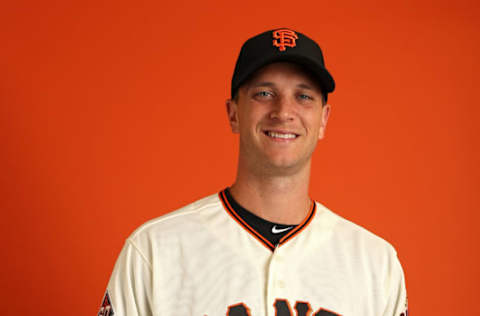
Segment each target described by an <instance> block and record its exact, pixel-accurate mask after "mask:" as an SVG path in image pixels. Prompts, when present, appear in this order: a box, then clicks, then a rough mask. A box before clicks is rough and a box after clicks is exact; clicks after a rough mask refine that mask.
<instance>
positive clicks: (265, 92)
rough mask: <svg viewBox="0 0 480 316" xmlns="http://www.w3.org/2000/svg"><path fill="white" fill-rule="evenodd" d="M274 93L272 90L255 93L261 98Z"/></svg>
mask: <svg viewBox="0 0 480 316" xmlns="http://www.w3.org/2000/svg"><path fill="white" fill-rule="evenodd" d="M272 95H273V93H271V92H270V91H265V90H264V91H259V92H257V93H255V96H256V97H261V98H267V97H271V96H272Z"/></svg>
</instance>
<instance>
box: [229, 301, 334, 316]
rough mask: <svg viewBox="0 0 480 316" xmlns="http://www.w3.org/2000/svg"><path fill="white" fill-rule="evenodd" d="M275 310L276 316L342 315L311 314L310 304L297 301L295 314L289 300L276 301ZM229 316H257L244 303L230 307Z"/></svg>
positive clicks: (328, 315)
mask: <svg viewBox="0 0 480 316" xmlns="http://www.w3.org/2000/svg"><path fill="white" fill-rule="evenodd" d="M273 307H274V308H275V316H340V314H337V313H334V312H331V311H328V310H326V309H323V308H320V309H319V310H318V311H316V312H315V313H314V314H311V312H312V307H311V306H310V303H308V302H302V301H297V302H296V303H295V306H294V308H295V313H293V311H292V307H291V305H290V303H289V302H288V301H287V300H284V299H276V300H275V303H274V304H273ZM227 316H255V315H253V314H251V313H250V308H248V306H246V305H245V304H244V303H238V304H235V305H230V306H229V307H228V311H227Z"/></svg>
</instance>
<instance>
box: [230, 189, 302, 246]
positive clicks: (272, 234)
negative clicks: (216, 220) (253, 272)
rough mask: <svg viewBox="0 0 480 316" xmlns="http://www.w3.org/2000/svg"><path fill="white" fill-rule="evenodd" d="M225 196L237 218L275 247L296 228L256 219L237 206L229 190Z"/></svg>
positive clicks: (256, 217) (255, 216)
mask: <svg viewBox="0 0 480 316" xmlns="http://www.w3.org/2000/svg"><path fill="white" fill-rule="evenodd" d="M225 196H226V197H227V200H228V203H229V204H230V205H231V206H232V208H233V210H234V211H235V213H237V214H238V216H240V217H241V218H242V219H243V220H244V221H245V222H246V223H247V224H248V225H249V226H250V227H252V228H253V229H255V230H256V231H257V232H258V233H259V234H260V235H262V236H263V237H264V238H265V239H267V240H268V241H269V242H271V243H272V244H273V245H275V246H276V245H277V244H278V242H279V241H280V239H282V237H283V236H285V235H286V234H288V233H289V232H290V231H292V229H294V228H295V227H297V226H298V225H285V224H279V223H273V222H270V221H267V220H264V219H263V218H261V217H258V216H257V215H255V214H253V213H252V212H250V211H249V210H247V209H245V208H244V207H242V206H241V205H240V204H238V203H237V201H235V200H234V198H233V196H232V195H231V194H230V190H229V188H226V189H225Z"/></svg>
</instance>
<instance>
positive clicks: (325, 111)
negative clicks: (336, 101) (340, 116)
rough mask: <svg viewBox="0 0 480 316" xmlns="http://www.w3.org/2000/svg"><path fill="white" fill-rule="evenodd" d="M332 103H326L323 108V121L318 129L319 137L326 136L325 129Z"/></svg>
mask: <svg viewBox="0 0 480 316" xmlns="http://www.w3.org/2000/svg"><path fill="white" fill-rule="evenodd" d="M330 110H331V107H330V104H325V105H324V106H323V108H322V122H321V125H320V129H319V131H318V139H322V138H324V137H325V129H326V128H327V122H328V117H329V116H330Z"/></svg>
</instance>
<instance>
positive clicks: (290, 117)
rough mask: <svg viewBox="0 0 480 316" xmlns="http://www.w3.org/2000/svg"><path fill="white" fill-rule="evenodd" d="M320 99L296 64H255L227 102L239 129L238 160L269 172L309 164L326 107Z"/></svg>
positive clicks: (232, 122)
mask: <svg viewBox="0 0 480 316" xmlns="http://www.w3.org/2000/svg"><path fill="white" fill-rule="evenodd" d="M322 100H323V95H322V92H321V90H320V87H319V86H318V84H317V83H316V81H314V80H313V79H312V78H311V77H310V76H309V75H307V73H305V72H304V71H303V70H302V69H301V68H300V67H299V66H297V65H295V64H291V63H273V64H270V65H267V66H265V67H264V68H262V69H261V70H259V71H258V72H257V73H256V74H255V75H254V77H253V78H252V79H250V80H249V81H248V82H247V83H246V84H244V85H242V87H240V89H239V91H238V96H237V98H235V100H229V101H228V102H227V108H228V115H229V120H230V125H231V127H232V131H233V132H234V133H239V134H240V161H239V163H241V164H242V163H246V164H247V165H248V166H249V167H250V168H256V169H258V168H260V169H259V170H263V171H264V172H269V171H273V172H274V173H275V172H277V173H278V172H279V171H282V172H289V171H290V172H295V171H297V170H299V169H301V168H302V167H304V166H306V165H307V164H308V165H309V163H310V158H311V155H312V153H313V151H314V149H315V146H316V144H317V141H318V140H319V139H321V138H323V136H324V132H325V126H326V123H327V119H328V115H329V111H330V106H329V105H324V106H323V101H322ZM275 170H276V171H275Z"/></svg>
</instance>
